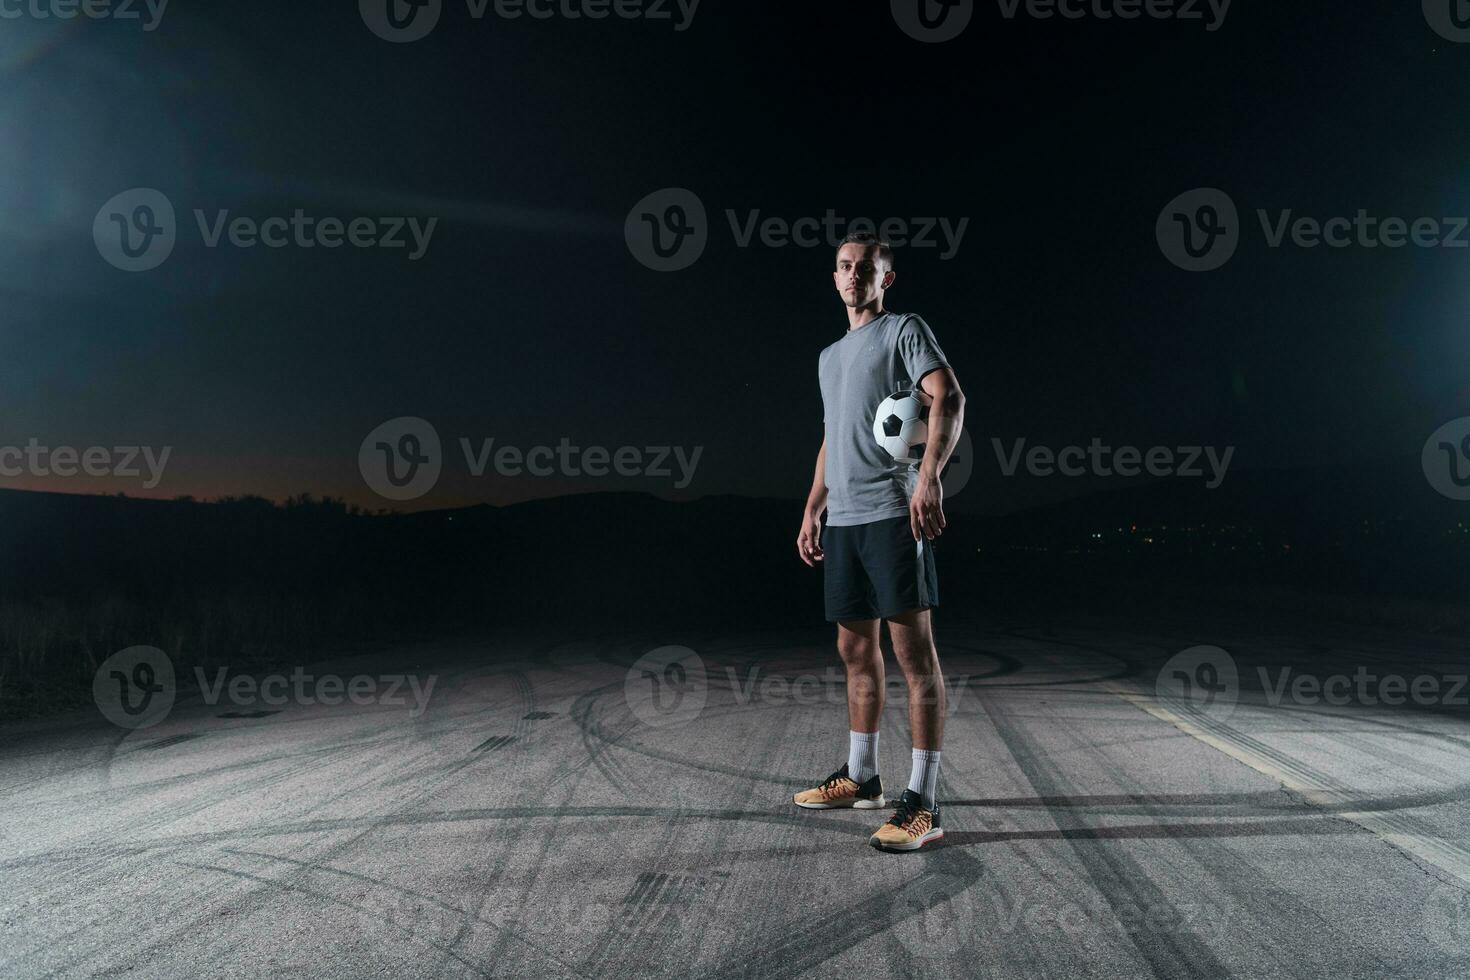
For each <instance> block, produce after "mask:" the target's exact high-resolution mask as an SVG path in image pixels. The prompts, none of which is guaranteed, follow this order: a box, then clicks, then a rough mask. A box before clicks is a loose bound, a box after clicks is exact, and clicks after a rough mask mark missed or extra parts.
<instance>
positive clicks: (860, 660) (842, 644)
mask: <svg viewBox="0 0 1470 980" xmlns="http://www.w3.org/2000/svg"><path fill="white" fill-rule="evenodd" d="M837 655H838V656H839V657H841V658H842V662H843V663H845V664H847V666H849V667H866V666H869V665H871V664H872V663H873V661H875V660H877V659H878V657H879V656H880V653H879V649H878V638H877V637H876V636H868V635H864V634H862V633H855V632H852V631H850V630H844V631H843V632H842V633H841V634H839V635H838V637H837Z"/></svg>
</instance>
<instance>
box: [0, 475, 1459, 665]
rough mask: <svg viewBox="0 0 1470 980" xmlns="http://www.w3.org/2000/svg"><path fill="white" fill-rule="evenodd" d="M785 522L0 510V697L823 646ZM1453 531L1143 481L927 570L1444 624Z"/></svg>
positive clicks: (599, 502)
mask: <svg viewBox="0 0 1470 980" xmlns="http://www.w3.org/2000/svg"><path fill="white" fill-rule="evenodd" d="M1416 477H1417V479H1416ZM966 492H967V493H968V492H969V491H968V490H967V491H966ZM800 511H801V501H799V500H795V499H792V500H784V499H775V498H748V497H734V496H712V497H705V498H703V499H700V500H696V501H692V502H685V503H673V502H668V501H664V500H661V499H658V498H656V497H653V496H651V495H648V494H642V493H598V494H583V495H576V496H566V497H558V498H552V499H543V500H536V501H530V502H525V503H519V504H515V505H511V506H506V507H492V506H488V505H482V506H476V507H467V508H460V509H454V510H442V511H430V512H419V513H413V514H402V515H397V514H365V513H360V512H356V511H354V509H352V508H349V507H347V506H346V505H344V504H343V503H341V502H339V501H333V500H320V499H315V498H310V497H301V498H295V499H293V500H291V501H289V502H287V503H286V504H284V505H275V504H272V503H270V502H269V501H265V500H261V499H259V498H244V499H237V500H225V501H219V502H210V503H201V502H196V501H191V500H175V501H161V500H147V499H136V498H127V497H120V496H119V497H101V496H81V495H66V494H53V493H35V492H28V491H14V490H10V491H0V535H3V539H4V540H5V541H6V542H7V544H8V547H6V548H5V549H4V550H3V551H0V644H5V645H6V646H4V647H0V675H3V677H4V679H5V683H6V684H7V685H9V686H10V689H11V692H12V693H13V691H14V685H15V684H17V683H20V684H21V685H22V686H24V685H25V684H26V683H27V682H29V681H30V680H32V679H35V678H37V677H40V676H43V675H45V676H48V677H50V678H51V681H54V682H55V683H56V684H60V685H62V686H66V685H68V684H71V685H75V684H78V683H80V682H82V681H86V682H87V683H90V675H91V672H92V671H94V670H95V664H96V663H97V662H99V661H100V660H101V659H102V658H104V657H106V656H107V655H109V654H110V653H111V652H113V651H115V650H117V649H121V648H123V647H126V646H132V645H137V644H151V645H157V646H161V647H164V648H165V649H168V650H170V652H171V653H172V654H173V655H175V656H177V657H179V658H181V659H183V660H185V661H188V660H194V661H198V662H207V661H220V660H227V661H229V662H233V663H239V662H240V661H242V660H250V659H252V658H259V659H263V660H272V659H279V658H282V657H288V658H289V657H299V656H301V655H302V652H303V651H307V650H311V649H314V648H317V647H320V646H322V645H326V644H341V643H350V642H355V641H373V640H385V639H393V638H395V637H423V636H426V635H430V634H433V633H440V632H446V631H458V630H465V629H476V628H483V627H486V626H493V625H497V624H507V623H520V622H540V621H553V622H556V623H558V624H563V625H568V624H571V625H576V626H579V627H581V628H585V629H587V630H589V631H591V632H593V633H595V632H596V631H598V630H600V629H606V630H609V631H612V630H628V629H638V630H640V631H645V632H646V631H658V630H661V629H668V630H669V631H671V635H672V631H674V630H677V629H679V628H683V627H686V626H691V625H693V626H699V627H702V628H708V629H710V630H720V629H723V628H727V627H728V628H733V627H736V626H740V627H742V628H748V626H749V624H750V623H752V622H754V623H761V624H766V625H775V624H808V625H821V624H822V623H823V619H822V588H821V572H820V570H817V569H809V568H807V567H806V566H805V565H803V564H802V563H801V562H800V561H799V560H798V559H797V557H796V551H795V538H796V534H797V530H798V526H799V519H800ZM1467 525H1470V505H1466V504H1462V503H1459V502H1456V501H1451V500H1448V499H1446V498H1444V497H1442V496H1440V495H1438V494H1437V493H1435V492H1434V491H1433V490H1432V489H1431V488H1430V487H1429V486H1428V484H1427V482H1426V481H1425V480H1424V479H1423V476H1422V474H1420V473H1419V472H1418V461H1417V460H1414V461H1413V464H1412V467H1411V466H1409V465H1406V464H1403V463H1398V462H1395V463H1390V464H1383V465H1380V466H1370V467H1321V468H1315V469H1298V470H1275V471H1271V470H1259V471H1247V470H1243V471H1239V472H1232V473H1231V474H1230V477H1229V478H1228V479H1227V480H1226V481H1225V483H1224V484H1223V485H1222V486H1221V487H1220V488H1218V489H1216V490H1206V489H1204V487H1203V485H1202V482H1201V481H1199V480H1159V481H1155V482H1152V483H1147V484H1143V485H1137V486H1127V487H1118V488H1116V489H1108V490H1104V491H1100V492H1095V493H1090V494H1086V495H1084V496H1081V497H1078V498H1075V499H1071V500H1066V501H1063V502H1061V503H1055V504H1049V505H1047V506H1042V507H1036V508H1032V509H1029V510H1023V511H1021V512H1019V513H1014V514H1009V515H1006V516H1001V517H994V516H989V517H986V516H975V515H968V514H964V513H961V512H959V511H958V510H956V511H955V512H954V513H952V514H951V520H950V526H949V529H948V531H947V532H946V533H945V535H944V536H943V537H942V538H941V539H940V541H939V543H938V546H937V549H936V552H937V556H938V560H939V570H940V600H941V606H942V607H944V608H945V610H946V615H965V614H967V613H974V612H984V611H986V610H987V609H992V610H994V609H1006V610H1015V609H1021V608H1028V607H1030V608H1036V609H1038V610H1041V611H1043V612H1046V613H1047V614H1053V613H1055V612H1056V611H1057V610H1059V609H1065V608H1066V607H1067V606H1068V605H1069V604H1079V603H1080V604H1085V603H1089V602H1091V603H1102V604H1107V605H1109V606H1110V607H1112V608H1117V607H1118V604H1119V603H1120V602H1128V601H1135V600H1140V599H1141V598H1143V597H1145V594H1146V593H1148V592H1150V591H1158V592H1159V593H1160V594H1162V593H1163V592H1165V591H1168V592H1169V593H1170V594H1175V595H1177V594H1179V593H1180V592H1181V590H1183V591H1189V590H1193V591H1194V592H1195V593H1197V594H1198V595H1199V596H1200V597H1201V599H1202V600H1203V601H1209V599H1210V596H1211V595H1212V594H1215V593H1220V594H1223V593H1224V592H1225V591H1227V590H1238V589H1239V588H1241V587H1243V586H1250V587H1253V588H1263V587H1269V588H1274V589H1281V590H1289V591H1290V592H1291V593H1292V594H1300V595H1311V594H1314V593H1320V594H1324V595H1327V594H1332V595H1362V596H1389V597H1401V598H1412V599H1415V600H1433V601H1436V602H1449V603H1462V602H1463V600H1464V598H1465V596H1466V595H1470V527H1467ZM671 642H672V641H671ZM0 693H3V692H0Z"/></svg>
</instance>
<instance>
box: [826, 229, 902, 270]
mask: <svg viewBox="0 0 1470 980" xmlns="http://www.w3.org/2000/svg"><path fill="white" fill-rule="evenodd" d="M844 245H863V246H877V248H878V261H879V262H882V263H884V264H885V265H887V266H888V268H890V269H892V268H893V246H892V245H890V244H888V242H887V240H886V239H882V238H879V237H878V236H877V235H875V234H873V233H872V232H871V231H850V232H848V233H847V234H846V235H845V236H844V237H843V239H842V241H840V242H838V243H837V251H839V252H841V251H842V246H844Z"/></svg>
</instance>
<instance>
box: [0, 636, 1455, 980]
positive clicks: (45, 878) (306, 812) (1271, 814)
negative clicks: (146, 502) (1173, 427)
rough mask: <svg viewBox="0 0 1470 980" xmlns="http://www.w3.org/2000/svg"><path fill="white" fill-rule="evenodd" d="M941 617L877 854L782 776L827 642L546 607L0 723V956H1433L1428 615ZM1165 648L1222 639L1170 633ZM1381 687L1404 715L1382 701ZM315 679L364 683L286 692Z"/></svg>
mask: <svg viewBox="0 0 1470 980" xmlns="http://www.w3.org/2000/svg"><path fill="white" fill-rule="evenodd" d="M939 639H940V650H941V655H942V659H943V662H944V667H945V672H946V675H947V677H948V679H949V697H950V713H949V718H948V723H947V724H948V735H947V739H946V744H945V748H944V762H943V771H942V778H941V793H942V800H943V802H944V807H945V820H944V822H945V827H946V837H945V838H944V840H943V841H942V842H940V843H938V844H936V845H934V846H932V847H930V848H928V849H926V850H925V851H923V852H920V853H918V854H912V855H892V854H884V853H880V852H878V851H875V850H873V849H871V848H869V847H868V846H867V845H866V840H867V836H868V835H869V834H870V833H871V832H872V830H873V829H874V828H875V827H876V826H877V824H878V823H879V822H881V821H882V819H884V817H885V816H886V813H884V812H878V813H872V812H861V811H848V812H844V811H831V812H808V811H802V810H798V809H796V808H794V807H793V806H792V805H791V803H790V796H791V793H792V792H793V791H795V790H797V789H799V788H803V787H805V786H807V785H810V784H812V783H813V782H815V781H817V780H819V779H820V778H821V777H823V776H825V775H826V774H827V773H828V772H830V771H831V770H832V769H834V768H836V766H837V765H838V764H839V763H840V762H841V761H843V760H844V759H845V752H846V739H845V734H844V733H845V731H846V718H845V714H844V711H843V708H842V699H843V697H844V692H843V689H842V686H841V683H840V681H838V680H836V677H837V675H835V674H829V673H828V670H829V668H831V667H832V666H834V665H835V664H836V658H835V655H834V653H833V652H832V649H831V638H830V637H829V635H828V632H827V630H826V629H814V630H810V631H803V632H795V633H791V632H750V633H745V634H736V633H720V632H713V631H712V632H710V633H708V634H704V635H689V634H682V635H674V636H664V635H658V636H655V635H649V636H643V637H633V636H623V637H617V638H614V639H587V638H585V637H582V638H577V637H573V636H571V635H566V636H558V635H556V634H555V632H554V631H553V630H551V629H548V630H547V631H546V632H545V633H544V634H540V635H527V634H514V635H511V634H507V635H502V636H496V637H487V638H483V639H478V640H465V641H459V642H446V643H442V644H428V645H424V646H422V647H418V648H414V649H400V650H385V651H382V652H381V653H379V654H374V655H370V656H366V657H359V658H355V659H352V660H350V661H348V660H343V661H336V662H326V663H318V664H313V665H311V666H310V668H309V669H308V670H307V674H308V676H307V677H306V679H304V680H303V681H302V682H301V684H300V685H299V691H298V690H294V689H293V691H292V693H290V694H289V695H288V696H287V697H286V703H284V704H275V705H266V704H264V703H262V702H260V701H259V700H257V699H256V698H255V697H254V695H253V694H252V692H251V691H250V690H249V686H248V685H243V686H240V687H239V688H238V690H237V694H238V696H236V697H234V698H233V699H232V698H231V696H230V694H229V693H228V688H224V689H221V693H220V697H219V698H217V699H215V703H214V704H208V703H205V702H204V700H203V697H202V695H200V694H198V693H188V692H187V691H182V692H181V694H180V696H179V697H178V699H177V703H175V704H174V705H173V706H172V709H171V710H170V711H169V713H168V714H167V716H166V717H164V718H163V719H162V720H161V721H160V722H158V723H157V724H155V725H153V726H151V727H148V728H144V729H138V730H129V729H125V728H120V727H117V726H115V725H112V724H109V723H108V722H106V721H105V720H103V719H102V718H101V716H100V714H99V713H97V712H88V713H87V714H85V715H76V716H72V717H68V718H64V719H54V720H49V721H45V722H36V723H29V724H24V725H21V724H12V725H7V726H5V727H4V728H0V816H3V820H0V879H3V887H0V928H3V932H0V975H3V976H6V977H39V976H98V975H105V976H128V977H180V978H197V977H229V978H239V977H241V976H264V975H270V976H326V977H344V978H347V977H352V978H357V977H378V976H383V977H392V976H451V977H454V976H482V975H483V976H492V975H493V976H511V975H533V974H534V975H537V976H551V977H559V976H585V977H602V976H630V975H637V976H683V975H696V976H751V977H778V976H788V975H810V976H824V977H830V976H862V977H871V976H884V975H908V974H910V973H914V972H923V973H926V974H927V973H941V974H954V975H968V976H980V977H991V978H1009V977H1099V978H1109V980H1114V978H1127V977H1169V978H1176V977H1211V978H1214V977H1232V976H1235V977H1333V978H1347V977H1363V978H1375V980H1380V978H1390V977H1434V978H1448V977H1464V976H1470V836H1467V835H1470V808H1467V806H1466V803H1465V800H1466V797H1467V796H1470V781H1467V780H1470V766H1467V762H1470V712H1467V709H1466V708H1465V707H1463V706H1460V705H1459V704H1458V701H1459V700H1462V699H1464V698H1466V697H1470V691H1466V690H1460V691H1456V690H1454V688H1455V686H1456V681H1455V680H1454V677H1455V676H1456V674H1457V673H1458V674H1463V673H1466V672H1467V671H1470V651H1467V650H1466V644H1465V643H1464V642H1452V641H1449V640H1443V639H1434V638H1417V639H1416V638H1413V637H1409V636H1404V635H1393V634H1385V633H1373V632H1370V631H1366V630H1357V629H1343V628H1338V629H1324V628H1322V627H1320V626H1310V625H1305V624H1286V625H1283V624H1280V623H1273V624H1265V623H1260V622H1252V621H1249V620H1245V621H1239V620H1238V621H1235V622H1233V623H1227V622H1224V621H1221V622H1219V623H1215V624H1213V625H1210V626H1208V627H1206V626H1204V625H1202V624H1200V623H1198V622H1194V623H1188V622H1181V623H1177V624H1167V625H1165V624H1159V623H1152V624H1139V623H1131V624H1130V623H1126V622H1111V623H1102V622H1091V623H1081V622H1073V623H1071V624H1069V625H1065V626H1064V625H1061V624H1055V625H1053V626H1050V627H1048V626H1042V625H1039V624H1034V623H1022V622H1014V623H1005V622H994V621H988V622H974V623H969V624H963V625H962V624H959V623H956V622H952V621H949V620H945V619H941V620H940V623H939ZM664 644H680V645H682V646H684V647H687V648H688V651H692V653H693V654H694V657H692V658H691V657H690V656H689V653H688V652H685V651H673V653H668V652H665V653H655V654H654V655H653V656H652V657H651V658H650V657H649V656H648V655H649V654H650V651H654V650H655V648H658V647H661V646H662V645H664ZM1200 644H1209V645H1213V646H1215V647H1218V648H1220V649H1221V650H1222V651H1224V652H1225V653H1226V654H1228V660H1222V659H1221V657H1220V654H1218V653H1213V652H1210V651H1205V652H1204V653H1199V652H1195V653H1190V654H1186V655H1185V656H1183V657H1182V658H1180V657H1176V655H1178V654H1180V653H1181V651H1186V650H1190V649H1191V648H1194V647H1196V646H1198V645H1200ZM676 656H682V657H683V658H684V659H683V660H680V661H679V662H678V664H677V665H674V664H673V663H672V659H673V658H674V657H676ZM639 658H644V659H643V660H642V661H641V662H639V663H637V665H636V666H634V665H635V662H637V661H639ZM1171 658H1173V659H1172V660H1171ZM890 664H891V660H890ZM1287 666H1289V667H1291V668H1292V673H1290V674H1287V675H1285V680H1283V675H1282V670H1283V668H1284V667H1287ZM630 667H633V668H634V669H632V670H631V672H630ZM1232 667H1233V669H1234V671H1235V674H1236V676H1237V677H1238V678H1239V682H1238V683H1234V684H1233V683H1232V681H1231V677H1230V673H1231V669H1232ZM1360 668H1361V669H1360ZM1263 670H1264V671H1265V675H1264V676H1262V673H1261V672H1262V671H1263ZM405 673H407V674H412V675H413V678H414V680H415V682H416V683H418V684H419V689H420V690H421V691H423V690H425V689H426V685H427V684H428V683H429V682H430V680H431V679H432V682H433V687H432V689H429V690H428V696H427V701H426V702H424V703H425V705H426V706H425V707H424V709H423V710H422V711H419V710H417V709H416V708H415V706H414V701H413V698H412V696H408V697H406V698H405V697H404V688H405V687H406V685H404V684H402V683H400V684H399V685H398V690H397V691H396V692H393V693H390V692H389V688H390V687H391V686H393V682H392V681H391V679H387V680H385V679H384V678H391V676H392V675H395V674H405ZM1161 673H1162V674H1163V676H1164V678H1165V681H1164V688H1163V689H1162V690H1161V689H1160V688H1159V686H1158V684H1157V679H1158V677H1159V676H1160V675H1161ZM1303 674H1306V675H1307V676H1308V677H1309V680H1308V681H1306V682H1301V681H1299V680H1298V678H1299V677H1300V676H1301V675H1303ZM1355 674H1357V675H1364V680H1363V681H1362V682H1361V683H1358V682H1357V681H1355V680H1350V681H1349V683H1348V684H1347V685H1345V684H1344V683H1341V682H1339V683H1336V684H1331V683H1329V685H1328V689H1329V690H1330V691H1334V692H1335V693H1336V695H1337V696H1336V697H1335V700H1338V701H1341V700H1342V697H1341V695H1342V693H1343V691H1344V690H1349V692H1350V693H1349V697H1348V702H1347V703H1345V704H1342V703H1339V704H1328V703H1325V702H1323V701H1321V699H1320V698H1318V699H1317V702H1316V703H1314V702H1313V695H1312V693H1311V690H1312V680H1311V679H1310V678H1315V679H1316V681H1317V682H1318V683H1320V682H1322V681H1324V680H1329V679H1330V678H1331V677H1333V676H1344V675H1346V676H1348V677H1349V678H1350V679H1351V678H1352V677H1353V675H1355ZM1395 674H1399V675H1403V676H1404V677H1405V683H1406V684H1412V683H1413V682H1414V680H1415V678H1419V689H1418V690H1419V694H1418V696H1413V695H1412V694H1411V695H1410V696H1409V697H1408V698H1407V699H1406V700H1407V701H1408V702H1409V703H1404V704H1384V703H1382V701H1383V697H1382V695H1384V694H1387V695H1388V699H1389V700H1395V699H1396V697H1395V695H1394V694H1393V693H1392V692H1393V691H1395V690H1397V688H1396V687H1395V686H1394V683H1395V682H1393V681H1388V682H1387V686H1385V682H1384V678H1388V677H1391V676H1393V675H1395ZM334 675H340V676H341V677H342V678H344V679H345V680H344V684H350V683H351V678H352V677H354V676H357V675H362V676H363V677H367V678H372V679H373V680H372V681H371V687H372V689H371V690H370V691H369V689H368V688H369V682H361V686H360V687H359V689H358V692H357V693H358V697H357V701H360V702H362V703H354V702H353V701H351V700H348V701H346V702H344V703H341V704H322V703H306V701H307V700H308V698H309V699H311V700H313V701H318V695H323V694H326V696H327V697H328V698H329V699H330V698H331V694H330V693H329V692H330V690H331V689H330V688H322V687H320V686H313V684H315V683H316V682H318V681H319V680H320V678H322V677H330V676H334ZM895 675H896V671H891V672H890V681H891V682H892V683H891V684H890V690H889V698H888V708H887V710H886V712H885V716H884V719H885V720H884V734H883V739H882V743H881V751H880V759H881V765H882V772H883V774H884V777H885V779H886V780H887V783H888V788H889V793H890V795H896V792H897V790H899V789H901V788H902V785H903V783H904V782H905V780H906V777H907V772H908V750H909V744H908V728H907V722H906V719H905V718H904V712H903V703H904V702H903V698H902V696H901V694H902V692H901V688H900V686H899V684H898V682H897V679H896V676H895ZM1425 676H1430V677H1432V678H1435V679H1437V680H1436V681H1435V683H1436V684H1437V685H1438V686H1437V687H1435V689H1434V691H1432V692H1431V691H1430V690H1429V689H1430V686H1431V685H1430V684H1429V683H1428V682H1426V681H1424V680H1423V677H1425ZM206 680H209V678H208V677H206ZM287 680H289V679H287ZM1186 682H1187V683H1189V684H1190V685H1191V688H1190V693H1189V695H1188V696H1185V694H1184V692H1183V689H1182V687H1181V686H1180V685H1182V684H1184V683H1186ZM285 686H286V684H285V682H277V684H276V685H275V687H271V686H270V685H267V686H266V688H265V690H268V691H271V692H272V693H273V697H274V700H278V701H279V700H281V698H280V697H279V696H276V695H279V694H280V693H281V690H282V689H283V688H284V687H285ZM302 691H304V692H305V694H304V695H303V694H301V693H300V692H302ZM1202 692H1203V693H1202ZM205 693H206V694H208V693H209V689H208V684H206V691H205ZM1207 698H1208V700H1206V699H1207ZM399 701H406V703H397V702H399ZM1273 701H1274V702H1275V703H1273ZM226 715H228V716H231V717H222V716H226Z"/></svg>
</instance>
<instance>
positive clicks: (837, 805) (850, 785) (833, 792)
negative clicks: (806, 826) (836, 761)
mask: <svg viewBox="0 0 1470 980" xmlns="http://www.w3.org/2000/svg"><path fill="white" fill-rule="evenodd" d="M792 799H793V801H794V802H795V803H796V805H797V806H804V807H806V808H807V809H808V810H837V809H842V808H845V807H851V808H852V809H854V810H877V809H879V808H881V807H882V806H883V803H884V801H883V781H882V780H881V779H879V778H878V777H877V776H876V775H875V776H873V778H872V779H870V780H868V781H867V782H866V783H863V784H862V785H858V783H857V782H855V781H854V780H852V779H850V778H849V777H848V775H847V763H845V762H844V763H843V764H842V768H841V769H839V770H837V771H836V772H834V773H833V774H832V775H830V776H828V777H827V779H826V781H825V782H823V783H822V785H820V786H818V787H817V788H816V789H806V790H802V791H801V792H800V793H797V794H796V796H794V797H792Z"/></svg>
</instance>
